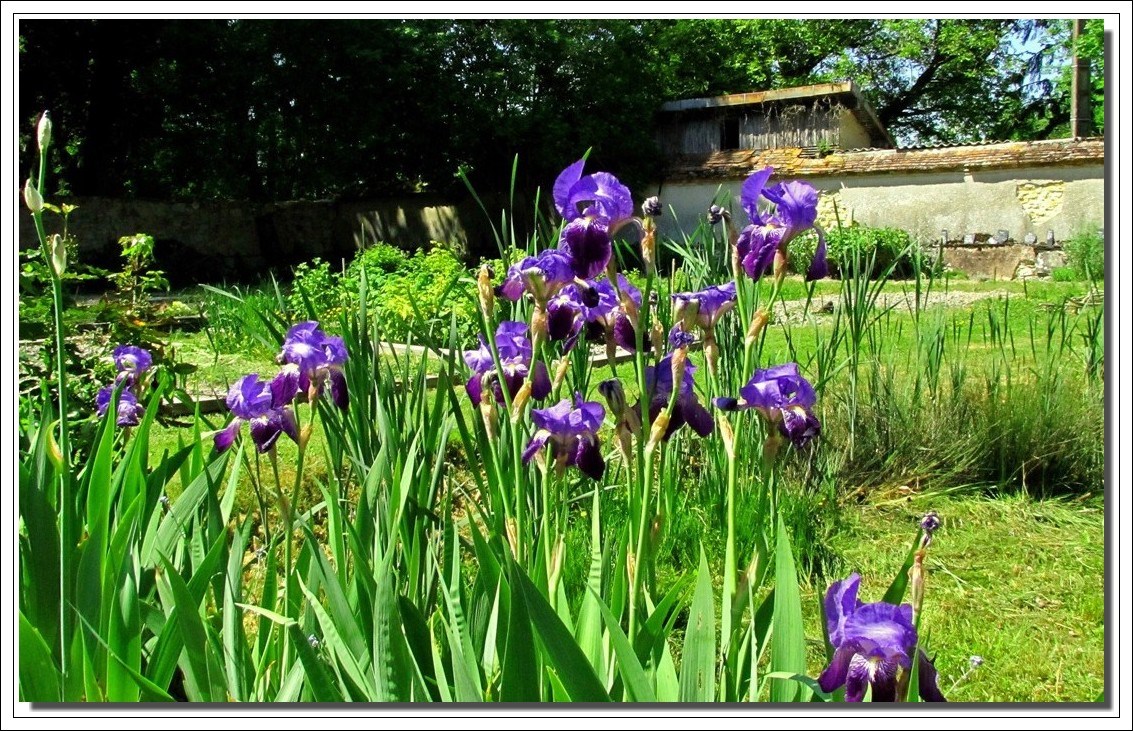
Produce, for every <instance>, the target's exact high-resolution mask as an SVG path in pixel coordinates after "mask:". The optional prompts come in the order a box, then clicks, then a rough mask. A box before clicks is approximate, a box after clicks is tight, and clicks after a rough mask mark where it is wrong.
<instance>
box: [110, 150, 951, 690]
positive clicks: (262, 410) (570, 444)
mask: <svg viewBox="0 0 1133 731" xmlns="http://www.w3.org/2000/svg"><path fill="white" fill-rule="evenodd" d="M583 164H584V163H583V161H581V160H580V161H578V162H577V163H575V164H574V165H571V166H570V167H568V168H567V169H566V170H564V171H563V172H562V174H560V176H559V178H558V180H556V182H555V186H554V201H555V205H556V207H557V209H558V211H559V213H560V214H561V215H562V216H563V218H564V222H565V225H564V227H563V229H562V232H561V237H560V240H559V244H558V247H557V248H554V249H547V250H544V251H542V252H540V253H539V254H538V255H536V256H529V257H526V258H524V259H523V260H522V261H520V262H519V263H517V264H515V265H513V266H511V267H510V268H509V269H508V271H507V273H506V275H505V277H504V280H503V282H502V283H501V284H499V285H497V286H495V287H492V286H491V283H490V274H488V273H486V270H484V271H482V272H481V275H480V293H481V298H480V299H481V305H482V307H483V308H484V311H485V315H486V316H487V317H490V316H491V310H492V306H493V303H494V297H497V296H498V297H503V298H505V299H508V300H511V301H517V300H519V299H520V298H522V297H524V296H527V297H530V299H531V300H532V301H533V303H534V311H533V315H532V319H531V324H530V326H529V325H528V324H527V323H525V322H519V321H504V322H501V323H500V324H499V325H498V326H497V328H496V330H495V333H494V337H493V338H492V339H491V341H490V342H489V340H488V339H486V338H485V337H484V336H483V335H481V336H480V343H479V347H478V348H477V349H475V350H468V351H465V352H464V361H465V364H466V365H467V366H468V368H469V369H470V371H471V375H470V377H469V378H468V380H467V382H466V384H465V390H466V392H467V394H468V397H469V398H470V399H471V401H472V403H473V404H474V405H476V406H477V407H479V409H480V411H481V414H482V416H483V417H484V424H485V428H486V429H487V430H488V432H489V434H490V435H493V434H494V433H495V427H494V424H495V419H496V418H497V417H496V411H497V409H499V408H500V407H504V406H507V405H510V407H511V413H512V418H513V421H518V420H519V417H520V416H522V414H523V412H524V406H525V404H526V402H527V401H528V400H529V399H531V400H534V401H537V402H542V401H544V400H546V399H547V398H548V397H549V396H550V395H551V393H552V392H554V391H555V389H556V388H557V387H558V386H559V385H560V384H561V383H562V381H563V379H564V378H565V375H566V372H567V368H566V365H567V364H568V363H569V361H568V360H567V359H566V358H565V357H564V358H563V359H562V360H560V361H559V364H558V365H557V366H556V367H555V368H554V373H553V374H552V373H551V371H550V370H549V369H548V367H547V365H546V364H545V363H544V361H543V360H542V359H540V354H541V353H542V347H543V346H544V345H545V344H548V343H551V342H559V343H560V344H561V346H560V350H561V352H562V353H563V355H564V356H565V355H566V354H567V353H569V352H570V351H571V350H572V349H573V348H574V347H575V346H576V345H577V344H578V343H579V342H582V341H590V342H592V341H599V342H604V343H605V344H606V349H607V353H608V354H609V355H611V356H612V355H613V354H614V353H615V352H616V349H617V348H622V349H625V350H628V351H636V350H637V348H638V347H639V345H640V346H641V347H643V348H648V349H652V351H653V356H654V358H653V360H654V362H655V365H647V366H646V367H645V371H644V379H643V382H644V386H645V393H646V394H647V398H648V399H649V401H648V409H647V411H646V410H645V409H643V408H642V404H641V402H640V401H639V402H638V403H637V404H635V405H632V406H631V405H629V404H628V403H627V400H626V397H625V392H624V389H623V387H622V384H621V382H620V381H619V380H618V379H616V378H614V379H610V380H607V381H604V382H602V383H600V384H598V387H597V388H598V391H599V393H600V394H602V396H603V397H604V398H605V400H606V403H607V404H608V406H609V410H610V412H611V416H612V417H613V420H614V434H615V437H616V439H617V443H618V447H619V449H620V450H621V452H622V454H623V455H624V456H625V457H626V458H627V459H629V453H630V445H631V444H632V439H633V438H635V437H636V438H638V439H641V438H642V436H643V432H645V434H647V435H648V438H649V439H650V440H651V441H663V440H667V439H669V438H670V437H671V436H672V435H673V434H674V433H676V432H677V431H678V430H679V429H680V428H681V427H682V426H684V425H686V424H687V425H688V426H689V428H690V429H691V430H692V431H694V432H696V433H697V434H698V435H700V436H701V437H708V436H709V435H711V434H712V432H713V430H714V428H715V422H714V420H713V416H712V414H711V412H710V411H709V410H708V409H707V408H706V407H705V406H704V405H702V404H701V403H700V401H699V399H698V398H697V395H696V391H695V378H694V375H695V372H696V370H697V369H696V367H695V366H694V365H693V364H692V363H691V361H690V360H689V359H688V349H689V346H690V345H692V344H693V343H694V342H695V341H696V340H697V337H698V336H699V339H700V341H701V343H702V345H703V348H704V352H705V361H706V364H707V366H708V369H709V371H710V373H715V371H716V367H717V362H718V358H719V352H718V348H717V346H716V338H715V328H716V325H717V323H719V322H720V320H721V318H723V317H724V316H725V315H726V314H727V313H729V312H730V311H731V310H732V309H734V308H735V305H736V297H737V291H736V286H737V281H738V280H739V278H740V276H741V275H746V276H748V277H750V278H752V279H754V280H758V279H760V278H761V277H763V276H765V275H767V274H769V273H771V274H773V275H774V276H775V277H776V278H777V279H779V280H781V278H782V276H783V275H784V274H785V272H786V266H787V253H786V246H787V244H788V243H789V242H790V241H791V240H792V239H793V238H794V237H796V236H798V235H799V234H800V233H803V232H805V231H808V230H810V229H815V230H816V231H817V233H818V239H819V245H818V249H817V253H816V255H815V257H814V259H813V261H812V262H811V264H810V267H809V269H808V272H807V277H808V279H814V278H820V277H823V276H825V275H826V255H825V244H824V241H823V235H822V231H821V229H819V228H818V227H817V226H816V224H815V220H816V211H817V200H818V195H817V192H816V191H815V189H814V188H813V187H811V186H810V185H809V184H807V183H802V182H787V183H780V184H778V185H775V186H773V187H767V182H768V180H769V178H770V176H771V170H770V168H768V169H765V170H762V171H759V172H757V173H755V174H753V175H751V176H750V177H749V178H748V179H747V181H745V183H744V185H743V188H742V193H741V202H742V204H743V208H744V211H745V212H746V213H747V216H748V218H749V219H750V224H749V225H748V226H747V227H746V228H744V229H743V230H742V231H739V232H737V231H736V230H735V229H734V227H732V226H731V220H730V214H729V213H728V212H727V211H725V210H723V209H721V208H719V207H717V206H712V207H711V208H710V210H709V219H710V221H712V222H714V223H719V222H720V221H721V220H727V222H728V224H729V231H730V233H731V243H732V247H733V250H732V254H733V260H732V265H733V272H734V273H735V275H736V280H737V281H732V282H728V283H726V284H723V285H719V286H711V287H707V288H706V289H703V290H701V291H698V292H682V293H677V294H673V295H672V314H673V321H674V324H673V326H672V328H671V329H670V331H669V333H668V335H667V337H666V336H665V334H664V332H663V331H662V330H660V327H659V325H658V324H657V323H658V322H659V319H658V318H657V316H656V310H655V308H656V305H657V303H656V301H653V302H650V307H651V314H652V321H653V323H654V325H653V328H652V330H651V331H650V332H649V333H639V328H640V327H641V318H640V312H641V308H642V306H643V301H642V295H641V292H640V291H639V290H638V289H637V288H636V287H634V286H633V285H632V284H630V283H629V282H628V281H627V279H626V278H625V277H624V276H623V275H622V274H620V273H618V272H617V271H616V270H615V267H614V265H613V263H612V253H613V244H612V236H613V234H614V233H615V232H616V231H617V230H618V229H620V228H622V227H623V226H633V227H636V228H637V229H638V230H639V232H640V234H641V240H642V255H643V259H644V261H645V263H646V266H647V267H652V266H653V242H654V239H653V234H654V228H653V219H654V218H655V217H656V216H658V215H660V210H661V209H660V205H659V203H658V201H657V199H656V198H650V199H648V200H646V201H645V203H644V205H643V206H642V213H643V216H642V217H640V218H638V217H636V216H635V215H634V209H633V202H632V198H631V195H630V192H629V190H628V189H627V188H626V187H625V186H623V185H622V184H621V183H619V182H618V180H617V179H616V178H615V177H614V176H613V175H610V174H609V173H601V172H599V173H594V174H591V175H583V174H582V170H583ZM761 198H762V199H764V200H766V201H768V202H769V203H771V204H772V206H773V209H772V211H771V212H767V211H760V209H759V206H758V203H759V200H760V199H761ZM767 321H768V315H767V313H766V312H765V311H757V312H756V313H754V314H753V318H752V324H751V326H750V327H749V329H748V339H749V340H750V339H751V338H752V337H753V333H756V334H757V333H758V331H759V330H760V329H761V328H762V327H763V326H764V325H766V323H767ZM346 359H347V351H346V347H345V345H344V343H343V340H342V338H339V337H334V336H328V335H327V334H326V333H324V332H323V331H322V330H320V329H319V327H318V323H317V322H314V321H311V322H303V323H299V324H297V325H295V326H294V327H292V328H291V329H290V330H289V331H288V332H287V335H286V337H285V339H284V343H283V347H282V349H281V352H280V353H279V355H278V357H277V361H278V362H279V363H280V365H281V366H282V367H281V369H280V371H279V372H278V373H277V374H276V375H275V376H274V377H273V378H272V379H271V380H270V381H268V380H263V379H261V378H260V377H259V374H257V373H252V374H249V375H247V376H244V377H243V378H241V379H240V380H238V381H237V382H236V383H235V384H234V385H233V386H232V388H231V389H230V391H229V393H228V396H227V405H228V408H229V410H230V411H231V412H232V415H233V417H234V418H233V419H232V421H231V423H230V424H229V425H228V426H227V427H226V428H225V429H223V430H221V431H219V432H217V433H216V435H215V437H214V440H215V445H216V448H217V450H218V451H223V450H226V449H228V448H229V447H230V446H231V445H232V444H233V442H234V440H235V438H236V436H237V435H238V433H239V431H240V428H241V425H242V424H243V423H244V422H248V424H249V431H250V433H251V437H252V441H253V442H254V444H255V446H256V449H257V450H258V451H259V452H261V453H267V452H271V451H272V450H273V448H274V446H275V444H276V442H277V441H278V439H279V437H280V435H281V434H286V435H287V436H289V437H290V438H291V439H293V440H294V441H296V442H297V443H299V444H300V445H301V446H302V445H303V444H304V443H305V441H306V437H307V436H308V434H304V433H302V432H301V431H300V429H299V428H298V423H297V420H296V416H295V411H294V402H295V400H296V398H297V397H298V396H299V395H300V394H304V395H305V396H306V398H307V401H308V402H309V403H312V404H313V403H314V401H315V400H316V399H317V398H319V396H320V395H321V394H322V393H323V390H324V388H325V387H327V386H329V391H330V396H331V399H332V401H333V402H334V403H335V405H336V406H338V407H339V408H341V409H344V410H345V409H346V408H347V406H348V396H347V389H346V379H345V376H344V374H343V370H342V365H343V364H344V363H345V361H346ZM114 361H115V365H116V367H117V368H118V371H119V374H118V377H117V379H116V381H115V385H114V386H108V387H106V388H104V389H102V391H100V392H99V394H98V408H99V415H100V416H102V415H105V414H106V412H107V410H108V409H109V407H110V404H111V402H112V400H113V396H114V392H115V390H116V389H117V390H118V401H117V423H118V424H119V425H120V426H132V425H136V424H138V423H139V421H140V418H141V416H142V414H143V413H144V410H143V409H142V407H141V406H140V405H139V404H138V399H137V395H136V394H135V393H134V390H136V389H137V388H139V387H141V385H142V383H141V375H142V374H143V373H144V372H145V371H146V370H147V369H148V368H149V367H150V366H151V365H152V359H151V358H150V355H149V353H147V352H146V351H145V350H142V349H140V348H136V347H133V346H120V347H119V348H117V349H116V350H115V351H114ZM611 362H613V359H612V358H611ZM714 380H715V379H714ZM815 404H816V394H815V390H814V388H813V386H812V385H811V384H810V383H809V382H808V381H807V380H806V379H805V378H804V377H803V376H802V374H801V373H800V372H799V368H798V365H797V364H795V363H785V364H782V365H777V366H772V367H769V368H757V369H756V370H755V372H754V374H753V375H752V377H751V379H750V380H749V381H748V382H747V384H746V385H745V386H743V387H742V388H740V390H739V395H738V397H731V396H718V397H715V398H714V399H712V405H713V406H714V407H715V408H716V409H718V410H720V411H737V410H743V409H755V410H756V411H757V413H759V414H760V416H761V417H762V419H763V420H764V421H765V422H766V424H767V426H768V428H769V430H771V434H772V436H771V437H770V438H769V440H768V443H771V442H773V441H775V442H776V443H777V440H782V439H784V438H785V439H786V440H789V441H790V442H791V443H793V444H794V445H795V446H796V447H799V448H802V447H805V446H806V445H807V444H808V443H809V442H810V441H811V440H813V439H814V438H816V437H817V436H818V435H819V434H820V431H821V424H820V423H819V421H818V419H817V418H816V417H815V415H814V413H813V408H814V406H815ZM606 413H607V411H606V409H605V408H604V407H603V406H602V404H600V403H598V402H596V401H586V400H585V399H584V397H583V395H582V394H581V393H577V392H576V393H574V394H573V396H572V398H567V399H564V400H562V401H560V402H558V403H557V404H554V405H551V406H548V407H546V408H532V409H531V411H530V420H531V423H532V425H533V427H534V431H533V433H532V434H531V437H530V440H529V442H528V444H527V447H526V448H525V449H524V450H523V453H522V460H523V462H524V463H529V462H530V461H531V460H532V459H534V458H536V457H537V456H541V455H543V450H544V449H545V448H546V447H550V453H551V459H552V460H553V464H554V466H555V468H556V469H557V471H559V472H560V473H561V472H563V471H565V470H566V469H567V468H568V467H576V468H577V469H578V470H579V471H581V472H582V473H584V474H586V475H588V476H590V477H591V478H594V479H601V478H602V476H603V474H604V472H605V460H604V458H603V455H602V450H601V445H600V442H599V439H598V434H599V432H600V431H601V429H602V426H603V422H604V421H605V419H606ZM645 414H647V415H648V419H649V422H650V423H649V424H648V425H645V426H646V427H648V428H647V429H645V428H643V424H642V418H643V416H644V415H645ZM939 525H940V522H939V519H938V518H937V517H936V516H935V514H931V513H930V514H929V515H928V516H926V517H925V519H924V521H922V523H921V527H922V529H923V539H922V542H921V546H920V550H919V551H918V552H917V555H916V561H915V563H914V566H913V570H912V571H911V572H910V573H911V580H912V585H913V604H911V605H910V604H902V605H900V606H897V605H894V604H890V603H887V602H875V603H872V604H863V603H862V602H861V601H860V600H859V599H858V598H857V595H858V589H859V585H860V582H861V577H860V576H859V575H858V574H856V573H855V574H851V575H850V577H849V578H847V579H846V580H844V581H839V582H836V583H835V584H833V585H832V586H831V587H830V588H829V590H828V591H827V594H826V598H825V614H826V622H827V633H828V638H829V641H830V644H831V646H832V647H833V649H834V653H833V657H832V659H831V661H830V664H829V665H828V666H827V667H826V669H825V670H824V671H823V672H822V674H821V675H820V676H819V678H818V685H819V686H820V687H821V688H822V690H823V691H825V692H828V693H829V692H832V691H834V690H836V689H837V688H840V687H843V686H844V687H845V698H846V700H847V701H861V700H864V699H866V698H867V697H868V698H869V699H872V700H874V701H886V700H888V701H892V700H898V699H901V698H903V697H905V694H907V693H908V689H907V687H905V686H907V684H908V682H909V678H910V677H911V676H912V672H911V668H912V663H913V662H914V661H916V662H917V663H918V665H917V673H916V675H917V680H918V688H917V691H918V692H919V695H920V696H921V697H922V698H923V699H924V700H929V701H943V700H944V697H943V696H942V694H941V692H940V690H939V688H938V687H937V672H936V669H935V668H934V666H933V663H932V661H931V660H930V659H929V658H928V656H927V655H926V654H925V653H924V651H923V650H921V649H920V648H919V645H918V636H917V629H916V624H915V617H916V613H917V612H919V609H920V600H921V598H922V596H923V580H924V573H923V559H924V552H925V549H926V548H927V547H928V544H929V543H930V542H931V539H932V533H933V531H934V530H935V529H936V528H938V527H939Z"/></svg>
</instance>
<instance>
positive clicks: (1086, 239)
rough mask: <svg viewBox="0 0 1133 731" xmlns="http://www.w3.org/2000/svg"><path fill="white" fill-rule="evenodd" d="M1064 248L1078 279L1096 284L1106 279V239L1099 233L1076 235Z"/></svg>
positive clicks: (1068, 262)
mask: <svg viewBox="0 0 1133 731" xmlns="http://www.w3.org/2000/svg"><path fill="white" fill-rule="evenodd" d="M1062 248H1063V250H1064V251H1065V252H1066V263H1067V264H1068V265H1069V267H1070V268H1071V269H1073V270H1074V273H1075V274H1076V275H1077V277H1076V278H1077V279H1081V280H1091V281H1095V282H1096V281H1099V280H1101V279H1104V278H1105V239H1103V238H1102V235H1101V233H1100V232H1099V231H1096V230H1095V231H1092V232H1085V231H1083V232H1081V233H1078V234H1075V235H1074V236H1073V237H1072V238H1071V239H1070V240H1069V241H1067V242H1066V243H1065V244H1063V245H1062ZM1059 281H1062V280H1059Z"/></svg>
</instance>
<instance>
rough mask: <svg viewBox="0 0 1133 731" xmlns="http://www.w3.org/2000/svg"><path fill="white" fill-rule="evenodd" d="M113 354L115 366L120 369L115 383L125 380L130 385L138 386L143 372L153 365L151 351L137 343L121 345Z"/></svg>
mask: <svg viewBox="0 0 1133 731" xmlns="http://www.w3.org/2000/svg"><path fill="white" fill-rule="evenodd" d="M113 355H114V367H115V368H117V369H118V375H117V377H115V379H114V382H115V383H118V382H120V381H125V382H126V383H127V385H129V386H136V385H138V381H139V379H140V378H141V376H142V374H143V373H145V372H146V371H147V370H149V369H150V368H151V367H152V366H153V357H152V356H151V355H150V353H149V351H148V350H146V349H145V348H139V347H137V346H135V345H119V346H118V347H117V348H115V349H114V353H113Z"/></svg>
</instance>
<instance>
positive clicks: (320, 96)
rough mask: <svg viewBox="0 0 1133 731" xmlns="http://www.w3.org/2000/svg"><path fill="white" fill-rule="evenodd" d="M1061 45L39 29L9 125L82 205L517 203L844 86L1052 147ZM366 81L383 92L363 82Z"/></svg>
mask: <svg viewBox="0 0 1133 731" xmlns="http://www.w3.org/2000/svg"><path fill="white" fill-rule="evenodd" d="M1068 27H1069V21H1066V20H1027V19H1021V20H1014V19H962V18H952V19H884V20H883V19H851V20H845V19H817V18H816V19H801V20H800V19H773V18H765V19H725V20H721V19H707V18H699V19H594V20H590V19H545V20H525V19H497V20H494V21H492V22H484V21H480V20H474V19H458V20H445V19H408V20H350V19H340V20H302V19H300V20H289V21H286V22H283V21H278V20H236V21H226V20H194V21H192V22H185V21H183V20H158V21H144V22H143V21H136V20H117V19H98V20H81V19H72V20H67V19H64V20H60V21H55V20H52V21H47V20H36V19H31V20H28V21H27V22H25V23H21V26H20V39H21V50H20V56H19V64H20V73H21V75H22V76H23V77H25V78H32V77H33V76H34V78H35V79H36V84H35V85H34V88H28V89H26V90H24V91H23V92H22V94H21V97H20V110H19V111H20V116H21V118H24V119H32V118H33V116H34V115H37V114H38V113H39V111H40V110H42V109H43V108H45V107H50V108H51V109H52V110H53V115H54V118H55V119H56V135H57V136H58V138H59V145H58V149H59V150H60V154H58V155H56V156H55V158H54V159H53V160H52V161H51V165H52V166H54V167H55V168H57V169H58V170H59V171H60V172H62V177H59V178H57V179H62V180H67V181H68V182H69V183H70V185H71V187H72V189H73V192H74V194H76V195H136V196H145V197H155V198H169V197H174V198H182V199H193V198H223V199H230V200H231V199H236V200H248V199H251V200H294V199H303V198H307V199H311V198H326V197H333V196H349V197H359V196H366V195H378V194H387V193H406V192H419V191H423V190H427V191H438V192H446V191H451V190H453V189H454V186H455V185H457V183H456V182H455V181H454V178H453V175H452V173H453V171H455V170H457V169H459V168H461V167H462V166H463V167H465V168H466V169H469V170H473V171H474V174H475V177H476V179H477V180H478V181H479V182H480V183H481V185H482V186H483V187H484V188H485V189H492V190H502V189H504V187H505V186H506V183H507V182H508V176H509V172H510V170H509V167H510V166H509V163H510V160H511V159H512V156H513V155H514V154H515V153H519V154H522V155H523V159H524V160H526V161H530V162H529V164H527V165H526V166H525V169H524V171H523V172H522V175H523V178H522V179H521V180H520V181H519V182H520V184H521V186H522V188H523V189H531V188H533V187H534V184H542V185H544V186H545V185H546V184H547V181H550V180H553V179H554V176H555V175H556V174H557V173H558V171H559V170H561V168H562V161H563V160H573V159H576V158H577V155H578V154H579V152H580V151H581V150H585V149H587V148H589V147H593V154H592V156H591V159H592V160H593V161H594V162H595V163H597V164H598V165H599V167H600V168H602V169H608V170H609V169H617V170H620V171H623V172H621V173H620V177H621V178H622V179H623V181H625V182H629V183H630V184H631V186H632V185H633V184H635V183H642V182H644V181H646V180H648V179H650V178H652V177H653V176H654V175H655V173H656V172H657V166H658V158H657V154H656V149H655V140H654V132H655V130H654V128H653V124H652V120H653V119H654V115H655V113H656V109H657V106H658V103H659V102H660V101H664V100H669V99H678V98H688V97H700V96H709V95H715V94H726V93H736V92H746V91H753V90H762V89H774V88H783V87H787V86H792V85H798V84H811V83H821V82H827V81H832V80H835V79H839V80H840V79H850V80H852V81H854V82H856V83H857V85H858V86H859V87H860V88H861V89H862V91H863V93H864V94H865V95H866V97H867V98H868V99H869V101H870V102H871V103H872V104H873V106H874V108H875V109H876V110H877V112H878V115H879V117H880V120H881V122H882V123H883V124H884V125H886V126H887V127H888V128H889V130H890V132H891V134H892V135H893V136H894V137H895V138H897V139H899V140H902V141H915V140H921V141H934V140H943V141H964V140H972V139H996V138H1000V139H1001V138H1004V137H1011V138H1021V139H1033V138H1048V137H1052V136H1056V135H1057V134H1059V133H1062V132H1063V131H1064V129H1065V123H1066V121H1068V115H1069V95H1068V90H1069V86H1068V76H1067V69H1068V68H1069V55H1068V52H1067V48H1068V44H1069V33H1068ZM1086 27H1087V33H1086V36H1085V37H1084V38H1083V39H1082V41H1081V42H1080V44H1079V45H1080V50H1081V52H1082V53H1083V55H1084V56H1086V57H1087V58H1088V60H1089V62H1090V63H1091V67H1092V68H1091V79H1092V83H1093V87H1094V114H1095V119H1096V124H1095V127H1096V132H1097V133H1099V134H1100V133H1101V132H1102V131H1103V130H1102V123H1104V119H1103V104H1102V102H1103V101H1104V66H1103V52H1102V51H1103V47H1104V44H1103V34H1104V23H1103V21H1101V20H1090V21H1087V24H1086ZM374 68H380V69H383V72H382V73H380V74H375V73H370V72H369V71H366V70H367V69H374ZM611 69H617V70H619V73H611V72H610V70H611ZM595 79H602V83H595ZM421 89H429V91H430V93H429V94H427V95H423V94H421V93H420V90H421ZM534 90H537V93H535V91H534ZM284 98H285V101H284V102H282V103H281V101H280V100H281V99H284ZM611 109H616V110H617V113H616V114H610V113H607V112H608V110H611ZM501 111H504V112H506V113H501ZM457 118H459V119H460V120H461V123H460V124H459V125H454V124H452V123H451V120H453V119H457ZM233 119H240V120H242V122H241V124H239V125H233V124H232V123H231V122H232V120H233ZM374 119H381V120H382V121H383V123H382V124H381V125H376V126H375V125H373V124H371V123H370V122H371V121H372V120H374ZM33 148H34V142H33V140H32V138H31V136H30V135H28V136H25V137H24V138H23V147H22V149H23V150H24V152H23V154H22V155H21V163H20V165H19V167H20V169H29V168H30V167H31V164H30V157H31V155H32V154H33V152H34V150H33ZM48 192H52V193H53V192H55V191H48Z"/></svg>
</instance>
